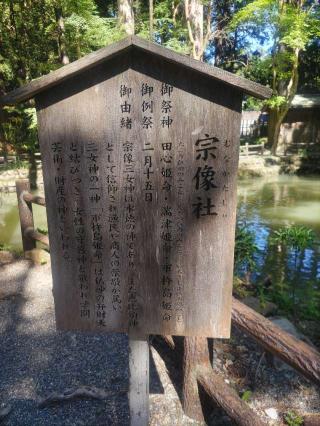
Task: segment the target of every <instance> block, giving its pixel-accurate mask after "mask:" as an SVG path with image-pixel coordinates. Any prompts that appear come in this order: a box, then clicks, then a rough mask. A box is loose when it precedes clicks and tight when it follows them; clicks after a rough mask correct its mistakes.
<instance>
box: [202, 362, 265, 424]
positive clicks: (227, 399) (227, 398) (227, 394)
mask: <svg viewBox="0 0 320 426" xmlns="http://www.w3.org/2000/svg"><path fill="white" fill-rule="evenodd" d="M197 380H198V383H199V384H200V385H201V386H202V388H203V389H204V391H205V392H206V393H207V394H208V395H209V396H210V398H211V399H212V400H213V401H214V402H215V403H216V404H217V405H218V406H219V407H221V408H222V409H223V411H225V413H226V414H227V415H228V416H229V417H230V418H231V419H232V420H233V421H234V423H235V424H236V425H239V426H267V423H266V422H265V421H263V420H262V419H261V418H260V417H259V416H258V414H256V413H255V412H254V411H253V410H252V409H251V408H250V407H249V405H248V404H247V403H246V402H244V401H242V399H241V398H240V397H239V396H238V395H237V393H236V392H235V391H234V390H233V389H232V388H231V387H230V386H229V385H227V384H226V383H225V381H224V379H223V377H221V376H219V375H218V374H217V373H215V372H214V371H213V370H212V369H211V370H210V369H208V368H205V367H201V366H200V367H199V368H198V372H197Z"/></svg>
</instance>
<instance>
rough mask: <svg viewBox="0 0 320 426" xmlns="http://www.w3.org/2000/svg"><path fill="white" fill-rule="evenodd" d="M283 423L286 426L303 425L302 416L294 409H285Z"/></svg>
mask: <svg viewBox="0 0 320 426" xmlns="http://www.w3.org/2000/svg"><path fill="white" fill-rule="evenodd" d="M283 419H284V421H285V424H286V425H288V426H301V425H303V417H301V416H299V414H297V413H295V412H294V411H291V410H289V411H287V412H286V413H285V415H284V417H283Z"/></svg>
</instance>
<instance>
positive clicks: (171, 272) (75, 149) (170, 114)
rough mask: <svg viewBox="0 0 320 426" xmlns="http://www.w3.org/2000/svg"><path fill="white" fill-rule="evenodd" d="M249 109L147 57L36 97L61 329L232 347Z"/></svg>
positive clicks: (227, 90) (213, 84) (123, 58)
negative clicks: (243, 122) (240, 169)
mask: <svg viewBox="0 0 320 426" xmlns="http://www.w3.org/2000/svg"><path fill="white" fill-rule="evenodd" d="M143 85H145V86H143ZM125 87H127V88H130V90H131V92H130V94H129V95H128V93H126V94H125V95H123V96H122V97H121V94H120V89H121V88H122V89H123V90H124V88H125ZM142 87H145V88H146V87H147V88H148V87H149V88H152V90H151V89H150V91H149V92H147V93H144V94H143V93H142ZM164 88H165V89H166V90H168V88H171V89H170V95H169V93H168V92H167V93H162V92H163V91H165V90H164ZM241 100H242V97H241V94H240V92H238V91H235V90H233V89H232V88H231V87H230V86H228V85H224V84H221V83H219V82H217V81H216V80H212V79H211V78H209V77H204V76H203V77H202V78H199V76H198V75H196V74H194V73H193V71H191V70H187V69H185V68H182V67H180V66H179V65H176V64H174V63H166V62H163V61H162V60H160V58H159V57H153V56H152V57H150V58H149V60H148V61H146V60H145V57H144V53H143V52H142V51H140V52H137V51H135V52H133V51H132V52H131V55H120V56H116V57H114V58H113V59H112V60H110V61H109V62H108V63H103V64H100V65H99V66H97V67H96V68H95V69H94V72H92V70H89V71H87V72H86V73H84V74H81V75H79V76H76V77H74V78H73V79H71V80H68V81H65V82H64V83H63V84H61V85H59V86H57V87H55V88H54V89H51V90H49V91H47V92H44V93H42V94H39V95H38V96H37V98H36V104H37V112H38V122H39V140H40V148H41V154H42V159H43V164H44V183H45V196H46V203H47V216H48V227H49V239H50V248H51V257H52V272H53V282H54V297H55V307H56V319H57V326H58V328H60V329H74V330H77V329H80V330H99V331H103V332H109V331H125V332H127V331H130V330H131V331H132V329H133V330H135V331H136V332H137V333H139V334H168V335H189V336H194V335H200V336H208V337H229V334H230V322H231V289H232V270H233V249H234V229H235V212H236V176H237V166H238V149H239V128H240V117H241ZM168 101H169V102H170V111H169V109H168V108H169V107H168ZM146 103H149V108H148V109H146V110H145V111H143V105H144V107H146ZM150 103H152V111H151V109H150V105H151V104H150ZM128 105H130V112H129V111H126V112H122V107H123V108H124V109H127V110H128V109H129V106H128ZM163 105H165V106H166V107H167V113H165V112H164V111H165V110H164V107H163ZM145 118H148V119H149V118H151V119H152V126H150V127H149V128H147V127H144V124H143V123H144V119H145ZM122 119H125V120H127V119H130V123H131V124H130V127H131V128H126V127H125V126H122V124H121V123H122ZM164 121H165V123H164ZM166 123H169V124H168V125H167V124H166ZM169 146H170V149H169ZM129 158H131V160H130V164H128V161H129ZM147 187H148V190H147V189H146V188H147ZM131 191H132V194H133V196H132V199H131V200H130V195H131V194H130V192H131ZM147 193H148V194H149V195H150V194H152V200H150V201H147V195H148V194H147ZM149 195H148V196H149Z"/></svg>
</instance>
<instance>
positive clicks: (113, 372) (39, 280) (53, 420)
mask: <svg viewBox="0 0 320 426" xmlns="http://www.w3.org/2000/svg"><path fill="white" fill-rule="evenodd" d="M51 289H52V281H51V269H50V265H49V264H46V265H42V266H32V264H31V263H30V262H29V261H25V260H20V261H16V262H14V263H11V264H8V265H4V266H0V339H1V340H0V411H1V408H3V407H4V406H5V407H7V406H11V411H10V413H9V415H8V416H7V417H5V419H4V420H3V423H1V420H0V423H1V424H4V425H7V426H29V425H30V426H31V425H32V426H46V425H50V426H53V425H54V426H60V425H61V426H62V425H63V426H67V425H73V426H74V425H79V426H80V425H86V426H99V425H101V426H102V425H104V426H105V425H121V426H125V425H128V419H129V416H128V401H127V395H126V394H123V393H121V391H122V390H126V389H128V340H127V337H126V335H124V334H120V333H119V334H108V335H96V334H85V333H73V332H67V333H66V332H57V331H56V329H55V320H54V307H53V298H52V293H51ZM159 375H160V376H161V377H160V376H159ZM82 385H87V386H95V387H97V388H100V389H103V390H106V391H111V390H112V391H114V392H115V394H114V395H113V396H112V397H110V398H109V399H108V400H105V401H98V400H92V399H91V400H72V401H69V402H64V403H59V404H56V405H55V406H51V407H47V408H44V409H40V408H38V407H37V405H38V403H39V401H40V400H41V399H43V398H45V397H46V396H48V395H49V394H51V393H52V392H59V393H61V392H63V391H65V390H66V389H69V388H78V387H80V386H82ZM150 411H151V416H150V417H151V425H157V426H158V425H168V426H169V425H170V426H173V425H195V424H198V423H197V422H194V421H192V420H191V419H188V418H187V417H186V416H184V415H183V412H182V409H181V404H180V400H179V398H178V396H177V394H176V391H175V389H174V387H173V385H172V383H171V381H170V379H169V377H168V375H167V373H166V368H165V366H164V363H163V361H162V360H161V358H160V357H159V355H158V354H157V353H156V351H155V350H154V349H152V361H151V384H150Z"/></svg>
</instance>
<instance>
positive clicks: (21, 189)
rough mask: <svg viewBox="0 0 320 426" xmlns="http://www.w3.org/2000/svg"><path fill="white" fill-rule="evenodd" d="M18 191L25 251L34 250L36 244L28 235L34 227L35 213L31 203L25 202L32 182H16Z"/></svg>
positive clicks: (23, 180) (25, 180)
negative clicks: (27, 232)
mask: <svg viewBox="0 0 320 426" xmlns="http://www.w3.org/2000/svg"><path fill="white" fill-rule="evenodd" d="M16 191H17V198H18V210H19V218H20V227H21V237H22V246H23V251H27V250H32V249H34V248H36V242H35V241H34V240H33V239H32V238H31V237H30V236H29V235H27V234H26V230H27V229H28V228H32V229H33V227H34V223H33V213H32V204H31V202H29V201H27V200H25V198H24V197H25V195H26V194H28V193H29V191H30V182H29V180H28V179H18V180H17V181H16Z"/></svg>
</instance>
